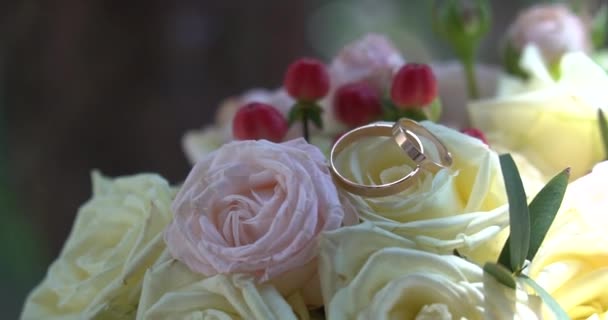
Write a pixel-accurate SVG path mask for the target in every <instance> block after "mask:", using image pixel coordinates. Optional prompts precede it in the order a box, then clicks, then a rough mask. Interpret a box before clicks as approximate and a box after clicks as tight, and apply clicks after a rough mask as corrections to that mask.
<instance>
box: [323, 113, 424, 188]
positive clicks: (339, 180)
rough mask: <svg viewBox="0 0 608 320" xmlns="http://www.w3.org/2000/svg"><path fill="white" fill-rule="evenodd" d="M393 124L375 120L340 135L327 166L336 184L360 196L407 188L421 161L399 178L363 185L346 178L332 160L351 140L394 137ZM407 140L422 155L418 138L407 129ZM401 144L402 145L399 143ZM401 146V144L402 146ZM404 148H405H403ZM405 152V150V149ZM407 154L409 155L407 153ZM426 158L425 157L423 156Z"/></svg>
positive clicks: (411, 182)
mask: <svg viewBox="0 0 608 320" xmlns="http://www.w3.org/2000/svg"><path fill="white" fill-rule="evenodd" d="M393 128H394V125H393V123H392V122H376V123H372V124H368V125H365V126H362V127H358V128H355V129H353V130H351V131H349V132H347V133H345V134H344V135H343V136H342V137H340V138H339V139H338V140H337V141H336V143H335V144H334V146H333V147H332V149H331V153H330V155H329V167H330V169H331V172H332V174H333V176H334V178H335V180H336V184H337V185H339V186H340V187H342V188H343V189H344V190H346V191H348V192H350V193H354V194H357V195H360V196H365V197H385V196H390V195H393V194H397V193H400V192H402V191H404V190H406V189H407V188H409V187H410V186H411V185H412V184H413V183H414V182H415V181H416V179H414V177H415V176H416V175H417V174H418V173H419V172H420V169H421V163H420V162H416V167H415V168H414V169H413V170H412V172H410V173H408V174H407V175H405V176H404V177H402V178H400V179H399V180H396V181H393V182H390V183H385V184H379V185H363V184H358V183H355V182H353V181H351V180H349V179H348V178H346V177H344V176H343V175H342V174H340V172H339V171H338V170H337V169H336V166H335V163H334V160H335V158H336V157H337V155H338V154H339V153H340V152H342V151H343V150H344V149H345V148H346V147H347V146H349V145H350V144H352V143H353V142H355V141H357V140H359V139H360V138H363V137H370V136H387V137H394V135H393ZM403 139H405V140H406V141H407V144H408V145H410V144H411V145H413V146H414V147H417V148H418V149H415V148H414V150H419V151H420V154H421V155H422V156H423V157H424V154H422V152H423V150H424V149H423V146H422V143H421V142H420V139H418V137H417V136H416V135H415V134H411V132H410V131H409V130H407V131H406V133H405V134H404V138H403ZM400 146H402V145H400ZM402 148H403V146H402ZM404 150H405V149H404ZM406 152H407V151H406ZM408 155H410V154H409V153H408ZM425 158H426V157H425Z"/></svg>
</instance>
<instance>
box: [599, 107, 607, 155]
mask: <svg viewBox="0 0 608 320" xmlns="http://www.w3.org/2000/svg"><path fill="white" fill-rule="evenodd" d="M597 118H598V121H599V124H600V134H601V135H602V143H603V144H604V159H608V123H606V117H605V116H604V111H602V109H598V110H597Z"/></svg>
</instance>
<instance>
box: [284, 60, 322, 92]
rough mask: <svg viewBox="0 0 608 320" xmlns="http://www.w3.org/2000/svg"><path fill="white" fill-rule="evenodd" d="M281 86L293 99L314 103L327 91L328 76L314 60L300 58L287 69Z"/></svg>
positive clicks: (319, 63) (320, 64) (318, 62)
mask: <svg viewBox="0 0 608 320" xmlns="http://www.w3.org/2000/svg"><path fill="white" fill-rule="evenodd" d="M283 82H284V83H283V85H284V86H285V89H286V90H287V93H289V95H290V96H292V97H293V98H294V99H297V100H301V101H316V100H319V99H321V98H323V97H324V96H325V95H327V92H328V91H329V75H328V73H327V68H326V67H325V65H324V64H323V63H321V62H320V61H318V60H316V59H310V58H302V59H299V60H296V61H295V62H293V63H292V64H291V65H290V66H289V68H288V69H287V73H286V74H285V80H284V81H283Z"/></svg>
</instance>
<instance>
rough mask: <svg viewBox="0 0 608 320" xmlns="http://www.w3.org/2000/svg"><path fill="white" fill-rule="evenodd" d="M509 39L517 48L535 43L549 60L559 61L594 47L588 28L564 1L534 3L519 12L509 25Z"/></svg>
mask: <svg viewBox="0 0 608 320" xmlns="http://www.w3.org/2000/svg"><path fill="white" fill-rule="evenodd" d="M507 40H508V41H509V44H510V45H511V46H513V48H514V49H516V50H517V51H521V50H523V48H524V47H525V46H526V45H528V44H535V45H536V46H537V47H538V48H539V49H540V50H541V52H542V55H543V58H544V59H545V61H546V62H548V63H556V62H558V61H559V59H560V58H561V56H562V55H563V54H564V53H566V52H571V51H584V52H589V51H590V50H591V39H590V34H589V29H588V27H587V26H586V24H585V23H584V22H583V20H582V19H581V18H580V17H578V16H577V15H576V14H575V13H574V12H572V11H570V9H568V7H567V6H566V5H564V4H542V5H535V6H533V7H531V8H529V9H527V10H524V11H523V12H522V13H520V14H519V16H518V17H517V19H516V20H515V22H513V24H512V25H511V26H510V28H509V30H508V33H507Z"/></svg>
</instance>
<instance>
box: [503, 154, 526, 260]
mask: <svg viewBox="0 0 608 320" xmlns="http://www.w3.org/2000/svg"><path fill="white" fill-rule="evenodd" d="M499 159H500V166H501V168H502V176H503V178H504V181H505V188H506V190H507V197H508V198H509V221H510V223H509V226H510V229H511V234H510V235H509V238H508V239H507V243H506V244H505V248H503V252H504V251H505V249H506V248H507V246H508V248H509V249H508V250H509V254H508V255H507V254H503V252H501V254H500V259H499V261H498V262H499V263H501V264H502V265H504V266H505V267H507V268H510V270H511V271H513V272H519V271H520V270H521V269H522V267H523V265H524V262H525V261H526V257H527V255H528V249H529V247H530V215H529V212H528V202H527V199H526V192H525V191H524V186H523V184H522V182H521V177H520V176H519V171H518V170H517V166H516V165H515V161H513V158H512V157H511V155H510V154H502V155H500V157H499ZM507 257H508V260H507Z"/></svg>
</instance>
